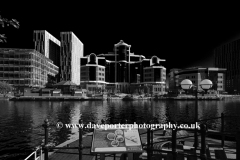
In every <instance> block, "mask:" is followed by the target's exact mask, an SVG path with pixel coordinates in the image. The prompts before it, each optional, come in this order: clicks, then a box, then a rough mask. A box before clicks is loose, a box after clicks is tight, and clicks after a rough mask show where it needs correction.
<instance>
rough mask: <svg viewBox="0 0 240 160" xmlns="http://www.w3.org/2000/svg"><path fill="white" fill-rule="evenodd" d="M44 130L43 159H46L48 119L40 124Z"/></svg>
mask: <svg viewBox="0 0 240 160" xmlns="http://www.w3.org/2000/svg"><path fill="white" fill-rule="evenodd" d="M42 126H43V127H44V130H45V140H44V160H48V146H47V145H48V127H49V122H48V119H46V120H45V121H44V124H43V125H42Z"/></svg>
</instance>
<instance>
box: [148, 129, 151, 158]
mask: <svg viewBox="0 0 240 160" xmlns="http://www.w3.org/2000/svg"><path fill="white" fill-rule="evenodd" d="M150 138H151V137H150V129H149V128H147V159H149V160H150V159H151V153H150V143H151V142H150Z"/></svg>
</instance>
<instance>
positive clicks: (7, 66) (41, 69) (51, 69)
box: [0, 48, 58, 87]
mask: <svg viewBox="0 0 240 160" xmlns="http://www.w3.org/2000/svg"><path fill="white" fill-rule="evenodd" d="M57 74H58V67H57V66H56V65H54V64H53V61H52V60H50V59H49V58H46V57H45V56H44V55H43V54H41V53H40V52H38V51H36V50H33V49H10V48H0V81H6V82H7V83H9V84H11V85H13V86H14V87H19V86H22V87H44V86H45V85H46V83H47V82H48V77H49V76H53V77H54V76H56V75H57Z"/></svg>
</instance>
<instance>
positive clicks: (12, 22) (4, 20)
mask: <svg viewBox="0 0 240 160" xmlns="http://www.w3.org/2000/svg"><path fill="white" fill-rule="evenodd" d="M0 25H1V26H2V28H4V27H5V26H7V27H8V26H13V27H14V28H17V29H18V28H19V26H20V25H19V22H18V21H17V20H16V19H11V20H9V19H7V18H3V17H2V16H1V12H0ZM6 39H7V37H6V35H5V34H3V33H0V43H4V42H7V40H6Z"/></svg>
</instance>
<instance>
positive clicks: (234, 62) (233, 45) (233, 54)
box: [214, 39, 240, 94]
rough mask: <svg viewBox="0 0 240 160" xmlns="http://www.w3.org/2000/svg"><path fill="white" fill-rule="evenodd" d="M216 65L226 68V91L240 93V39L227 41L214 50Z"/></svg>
mask: <svg viewBox="0 0 240 160" xmlns="http://www.w3.org/2000/svg"><path fill="white" fill-rule="evenodd" d="M214 65H215V67H220V68H226V69H227V72H226V81H225V82H226V91H227V92H228V93H231V94H236V93H238V94H239V93H240V39H238V40H235V41H232V42H229V43H226V44H224V45H221V46H219V47H217V48H216V49H215V50H214Z"/></svg>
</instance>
